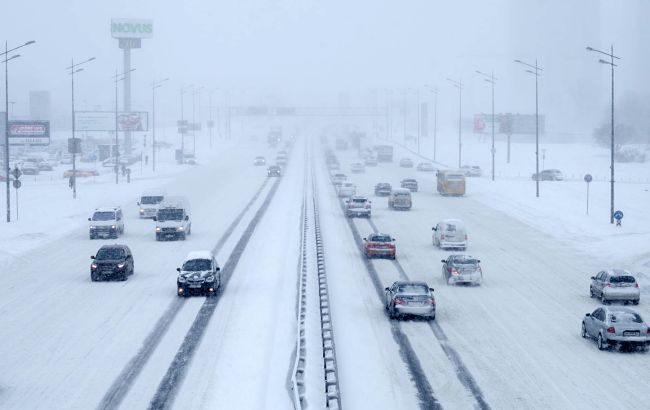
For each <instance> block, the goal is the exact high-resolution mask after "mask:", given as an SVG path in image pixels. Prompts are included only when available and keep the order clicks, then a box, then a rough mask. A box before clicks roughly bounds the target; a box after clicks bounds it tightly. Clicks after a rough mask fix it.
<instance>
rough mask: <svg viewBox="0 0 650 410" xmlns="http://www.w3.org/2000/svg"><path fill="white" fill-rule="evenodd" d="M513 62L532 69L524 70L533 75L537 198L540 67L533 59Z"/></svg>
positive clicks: (537, 190) (537, 195) (537, 187)
mask: <svg viewBox="0 0 650 410" xmlns="http://www.w3.org/2000/svg"><path fill="white" fill-rule="evenodd" d="M515 63H519V64H522V65H525V66H526V67H529V68H532V70H526V72H527V73H529V74H532V75H534V76H535V196H536V197H537V198H539V97H538V96H539V92H538V86H537V84H538V81H537V80H538V78H539V76H540V75H541V74H540V73H539V72H540V71H542V69H541V68H539V66H538V65H537V60H535V65H532V64H528V63H525V62H523V61H521V60H515ZM533 70H535V71H533Z"/></svg>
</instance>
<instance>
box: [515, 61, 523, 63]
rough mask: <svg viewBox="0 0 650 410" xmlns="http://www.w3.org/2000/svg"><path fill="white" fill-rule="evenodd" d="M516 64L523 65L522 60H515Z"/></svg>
mask: <svg viewBox="0 0 650 410" xmlns="http://www.w3.org/2000/svg"><path fill="white" fill-rule="evenodd" d="M515 63H523V61H521V60H515Z"/></svg>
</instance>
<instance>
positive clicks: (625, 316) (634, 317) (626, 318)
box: [609, 312, 643, 323]
mask: <svg viewBox="0 0 650 410" xmlns="http://www.w3.org/2000/svg"><path fill="white" fill-rule="evenodd" d="M609 320H610V321H611V322H612V323H643V319H641V316H639V315H638V314H637V313H632V312H616V313H612V314H611V315H610V316H609Z"/></svg>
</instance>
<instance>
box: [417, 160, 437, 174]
mask: <svg viewBox="0 0 650 410" xmlns="http://www.w3.org/2000/svg"><path fill="white" fill-rule="evenodd" d="M416 169H417V170H418V171H422V172H433V171H435V170H436V169H435V168H434V166H433V164H432V163H430V162H420V163H419V164H418V166H417V167H416Z"/></svg>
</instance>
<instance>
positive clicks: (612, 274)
mask: <svg viewBox="0 0 650 410" xmlns="http://www.w3.org/2000/svg"><path fill="white" fill-rule="evenodd" d="M589 296H590V297H592V298H594V297H596V298H600V301H601V302H603V304H605V305H606V304H608V303H610V302H611V301H621V302H623V303H625V304H627V303H628V302H632V303H633V304H635V305H638V304H639V299H640V298H641V289H639V284H638V283H637V281H636V279H635V278H634V276H633V275H632V274H631V273H630V272H628V271H626V270H623V269H611V270H608V271H600V272H598V274H597V275H596V276H592V277H591V284H590V285H589Z"/></svg>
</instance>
